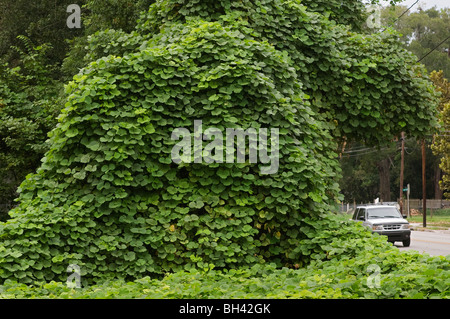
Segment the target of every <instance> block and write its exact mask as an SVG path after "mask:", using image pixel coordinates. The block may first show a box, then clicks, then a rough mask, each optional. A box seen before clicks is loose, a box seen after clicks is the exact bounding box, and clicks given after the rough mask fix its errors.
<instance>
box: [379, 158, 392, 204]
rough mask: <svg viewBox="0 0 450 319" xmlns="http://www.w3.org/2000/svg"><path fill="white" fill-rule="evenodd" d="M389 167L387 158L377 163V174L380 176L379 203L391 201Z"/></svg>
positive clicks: (389, 163) (389, 162)
mask: <svg viewBox="0 0 450 319" xmlns="http://www.w3.org/2000/svg"><path fill="white" fill-rule="evenodd" d="M390 165H391V161H390V160H389V158H386V159H384V160H382V161H380V162H378V163H377V167H378V173H379V176H380V201H383V202H390V201H391V182H390V179H391V178H390V177H391V176H390V172H389V168H390Z"/></svg>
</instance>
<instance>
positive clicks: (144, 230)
mask: <svg viewBox="0 0 450 319" xmlns="http://www.w3.org/2000/svg"><path fill="white" fill-rule="evenodd" d="M355 3H356V1H355ZM102 37H103V38H104V40H101V38H102ZM95 41H97V43H96V42H95ZM124 44H125V45H124ZM91 45H92V47H91V50H90V51H89V54H90V57H88V60H89V59H92V63H90V64H89V65H88V66H87V67H86V68H84V69H83V70H82V71H81V72H80V73H79V74H78V75H76V76H75V77H74V80H73V81H72V82H71V83H70V84H68V86H67V88H66V93H67V95H68V98H67V103H66V104H65V108H64V109H63V110H62V113H61V116H60V117H59V124H58V126H57V127H56V129H55V130H53V131H52V132H51V136H50V144H51V148H50V150H49V151H48V152H47V153H46V155H45V157H44V158H43V159H42V165H41V167H40V168H39V169H38V170H37V172H36V173H35V174H31V175H29V176H28V177H27V179H26V180H25V181H24V182H23V183H22V184H21V186H20V189H19V190H20V192H21V195H20V198H19V206H18V207H17V208H15V209H14V210H12V211H11V213H10V214H11V217H12V219H10V220H9V221H7V222H6V223H2V224H0V240H1V241H2V244H3V245H2V246H1V247H0V278H2V281H4V280H6V279H16V280H18V281H20V282H23V283H33V282H36V281H38V282H42V281H50V280H56V281H64V280H65V279H66V277H67V273H66V272H65V270H66V267H67V265H69V264H77V265H79V266H80V267H81V269H82V275H83V278H84V279H85V280H86V282H87V283H89V284H92V283H98V282H100V281H105V280H112V279H117V280H134V279H136V278H140V277H143V276H149V275H150V276H161V275H163V274H165V273H166V272H171V271H181V270H187V271H189V270H191V269H193V268H201V269H202V268H203V269H208V268H211V267H215V268H216V269H218V270H222V269H233V268H239V267H248V266H249V265H254V264H259V263H266V262H271V263H274V264H275V265H276V266H277V267H281V266H289V267H304V266H305V265H307V264H310V263H311V261H313V260H323V259H328V258H332V257H333V256H338V255H341V256H347V258H352V256H353V257H355V256H356V255H357V252H358V251H359V250H360V249H361V247H360V246H359V245H356V246H355V245H354V243H346V242H345V240H344V238H346V237H345V236H349V234H352V233H353V232H352V231H351V229H353V228H351V227H349V228H350V230H349V228H347V227H344V226H343V225H344V224H343V223H338V222H336V220H334V219H332V218H329V217H328V214H329V211H330V207H332V205H333V203H335V202H336V200H337V199H338V198H339V195H338V193H339V189H338V185H337V183H336V180H337V178H338V173H339V165H338V161H337V156H336V153H335V150H336V145H335V139H338V138H347V139H349V140H353V139H356V140H364V141H370V142H371V143H373V144H377V143H381V142H384V141H386V140H387V139H391V138H393V137H394V136H396V135H398V134H399V133H400V132H401V131H402V130H407V131H408V133H410V134H411V135H414V136H421V135H423V134H426V133H427V132H429V130H430V127H432V126H433V124H434V112H435V104H434V101H435V97H434V95H433V92H434V91H433V90H432V87H431V86H430V82H429V81H428V80H427V79H426V78H425V77H424V70H423V68H422V67H421V66H420V65H416V64H415V63H414V61H415V60H414V57H413V56H412V55H411V54H409V53H408V52H407V51H405V50H403V49H401V48H400V46H399V44H398V41H397V37H396V36H395V35H394V34H392V33H389V32H387V33H385V34H382V35H361V34H358V33H354V32H353V31H351V28H350V27H348V26H345V25H339V24H336V22H335V21H334V20H330V19H328V18H327V16H326V15H322V14H319V13H317V12H313V11H310V10H308V8H307V7H305V6H303V5H302V4H301V3H300V1H282V0H271V1H269V0H266V1H260V2H258V3H254V2H253V1H226V0H222V1H182V0H178V1H175V0H173V1H171V0H166V1H158V2H156V3H155V4H154V5H152V6H151V7H150V10H149V11H148V13H144V14H143V15H142V16H141V20H140V22H139V23H138V25H137V27H136V30H135V31H134V32H133V33H131V34H126V33H125V31H123V30H122V31H113V30H109V31H105V32H100V33H98V34H97V35H96V36H95V37H93V39H92V41H91ZM106 49H108V50H106ZM102 51H103V52H107V54H109V55H108V56H103V57H102V56H101V54H102V53H101V52H102ZM103 55H104V53H103ZM343 83H345V84H346V85H342V84H343ZM195 120H202V121H203V126H204V128H205V129H206V128H209V127H217V128H219V129H220V130H222V131H224V130H225V128H243V129H247V128H250V127H252V128H255V129H259V128H279V129H280V141H279V143H280V159H279V161H280V162H279V170H278V172H277V173H276V174H272V175H264V174H262V173H261V166H262V165H261V163H259V164H255V163H249V162H246V163H242V164H229V163H227V164H217V163H211V164H207V163H202V164H200V163H195V164H189V165H187V164H175V163H173V162H172V160H171V158H170V155H171V149H172V147H173V146H174V144H175V141H173V140H172V139H171V133H172V132H173V130H174V129H175V128H187V129H189V130H190V131H191V132H192V131H193V122H194V121H195ZM205 144H206V143H205ZM224 144H225V143H224ZM341 228H342V229H341ZM339 234H341V235H344V236H339ZM334 237H336V240H334V241H333V240H332V239H333V238H334ZM361 240H362V241H363V242H361V243H360V244H363V243H364V244H369V245H370V242H371V236H366V237H364V238H363V239H361ZM330 243H335V244H334V245H333V244H330ZM330 245H331V246H330Z"/></svg>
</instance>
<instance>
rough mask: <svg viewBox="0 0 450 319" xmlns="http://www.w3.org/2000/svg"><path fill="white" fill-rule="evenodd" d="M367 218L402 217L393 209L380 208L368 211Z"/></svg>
mask: <svg viewBox="0 0 450 319" xmlns="http://www.w3.org/2000/svg"><path fill="white" fill-rule="evenodd" d="M368 218H402V216H401V215H400V212H399V211H398V210H397V208H395V207H380V208H371V209H369V210H368Z"/></svg>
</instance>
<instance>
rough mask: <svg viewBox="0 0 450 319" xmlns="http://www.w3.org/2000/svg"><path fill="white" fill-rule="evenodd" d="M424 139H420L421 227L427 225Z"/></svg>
mask: <svg viewBox="0 0 450 319" xmlns="http://www.w3.org/2000/svg"><path fill="white" fill-rule="evenodd" d="M425 155H426V154H425V139H423V140H422V195H423V203H422V204H423V227H427V180H426V174H425V173H426V169H425V164H426V158H425Z"/></svg>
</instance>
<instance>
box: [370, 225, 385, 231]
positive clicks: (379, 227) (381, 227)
mask: <svg viewBox="0 0 450 319" xmlns="http://www.w3.org/2000/svg"><path fill="white" fill-rule="evenodd" d="M372 230H383V225H373V226H372Z"/></svg>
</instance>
